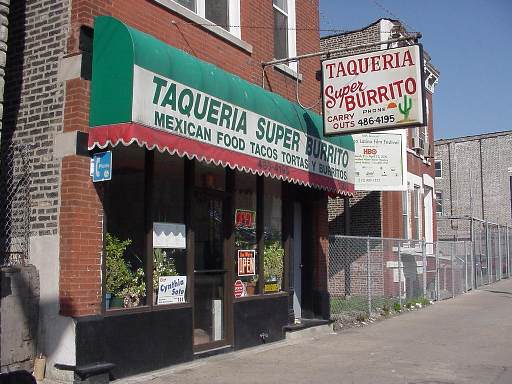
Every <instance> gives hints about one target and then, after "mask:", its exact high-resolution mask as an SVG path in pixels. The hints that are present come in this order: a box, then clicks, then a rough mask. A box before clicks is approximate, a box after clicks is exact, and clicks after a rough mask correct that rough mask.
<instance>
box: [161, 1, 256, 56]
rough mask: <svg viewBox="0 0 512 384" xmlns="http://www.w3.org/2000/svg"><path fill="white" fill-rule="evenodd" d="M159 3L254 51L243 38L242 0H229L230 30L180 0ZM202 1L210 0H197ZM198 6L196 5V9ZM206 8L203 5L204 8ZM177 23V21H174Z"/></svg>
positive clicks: (232, 42) (221, 36) (244, 48)
mask: <svg viewBox="0 0 512 384" xmlns="http://www.w3.org/2000/svg"><path fill="white" fill-rule="evenodd" d="M154 1H155V2H156V3H157V4H159V5H161V6H162V7H164V8H166V9H169V10H171V11H173V12H176V13H177V14H179V15H181V16H183V17H184V18H186V19H188V20H190V21H191V22H192V23H195V24H197V25H199V26H200V27H202V28H204V29H207V30H208V31H210V32H212V33H214V34H215V35H217V36H219V37H220V38H222V39H224V40H226V41H227V42H229V43H231V44H234V45H236V46H237V47H239V48H241V49H243V50H244V51H246V52H248V53H252V51H253V47H252V45H251V44H249V43H247V42H245V41H243V40H242V37H241V36H242V32H241V27H240V9H241V8H240V2H241V0H229V11H228V24H229V25H230V28H229V30H226V29H224V28H222V27H220V26H218V25H216V24H214V23H213V22H212V21H210V20H208V19H206V18H205V17H204V11H203V16H201V14H200V13H198V12H197V11H196V12H194V11H191V10H190V9H188V8H187V7H185V6H183V5H181V4H179V3H178V2H176V1H174V0H154ZM199 1H202V2H203V4H204V1H208V0H196V4H197V3H198V2H199ZM197 8H198V6H197V5H196V10H197ZM204 9H205V8H204V7H203V10H204ZM174 23H175V24H177V22H174Z"/></svg>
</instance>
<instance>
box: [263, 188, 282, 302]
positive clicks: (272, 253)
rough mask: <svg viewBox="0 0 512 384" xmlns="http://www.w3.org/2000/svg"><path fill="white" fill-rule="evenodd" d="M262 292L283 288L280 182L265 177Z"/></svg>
mask: <svg viewBox="0 0 512 384" xmlns="http://www.w3.org/2000/svg"><path fill="white" fill-rule="evenodd" d="M263 190H264V202H263V206H264V246H265V248H264V250H263V270H264V273H265V285H264V293H275V292H279V291H281V290H282V289H283V284H282V282H283V270H284V248H283V243H282V200H281V182H280V181H279V180H274V179H267V178H266V179H265V184H264V188H263Z"/></svg>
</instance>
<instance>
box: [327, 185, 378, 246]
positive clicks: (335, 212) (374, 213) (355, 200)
mask: <svg viewBox="0 0 512 384" xmlns="http://www.w3.org/2000/svg"><path fill="white" fill-rule="evenodd" d="M381 196H382V193H381V192H378V191H373V192H356V193H355V195H354V197H351V198H350V228H349V232H347V229H346V228H345V206H344V199H343V198H340V197H335V198H329V204H328V211H329V216H328V218H329V233H330V234H331V235H335V234H336V235H346V234H350V235H351V236H373V237H381V236H382V222H381V217H382V208H381Z"/></svg>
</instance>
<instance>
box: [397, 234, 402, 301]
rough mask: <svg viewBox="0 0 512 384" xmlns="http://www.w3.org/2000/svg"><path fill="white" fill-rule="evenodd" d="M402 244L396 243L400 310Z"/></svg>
mask: <svg viewBox="0 0 512 384" xmlns="http://www.w3.org/2000/svg"><path fill="white" fill-rule="evenodd" d="M401 246H402V243H401V242H400V241H398V302H399V303H400V308H402V256H401V252H402V251H401V249H400V248H401Z"/></svg>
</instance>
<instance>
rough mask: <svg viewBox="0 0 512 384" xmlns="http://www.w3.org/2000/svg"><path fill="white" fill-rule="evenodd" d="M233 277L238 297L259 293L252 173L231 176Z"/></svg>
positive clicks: (254, 183)
mask: <svg viewBox="0 0 512 384" xmlns="http://www.w3.org/2000/svg"><path fill="white" fill-rule="evenodd" d="M233 215H234V219H235V229H234V233H235V252H234V255H233V256H234V265H235V278H234V280H240V281H241V282H242V283H243V292H242V296H252V295H255V294H258V293H259V287H258V278H259V275H258V269H259V260H258V254H257V238H256V176H255V175H251V174H247V173H242V172H238V173H237V174H236V179H235V210H234V212H233Z"/></svg>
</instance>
